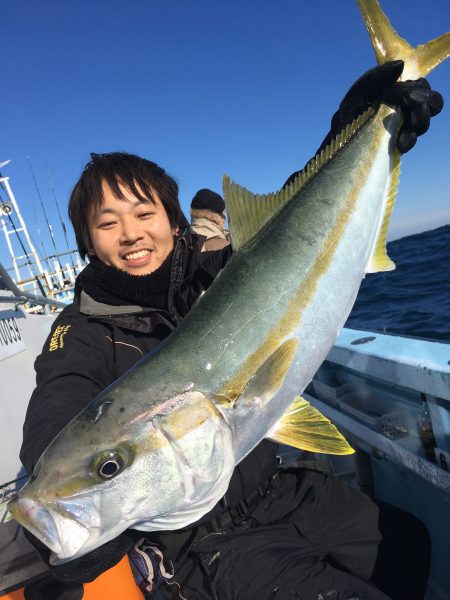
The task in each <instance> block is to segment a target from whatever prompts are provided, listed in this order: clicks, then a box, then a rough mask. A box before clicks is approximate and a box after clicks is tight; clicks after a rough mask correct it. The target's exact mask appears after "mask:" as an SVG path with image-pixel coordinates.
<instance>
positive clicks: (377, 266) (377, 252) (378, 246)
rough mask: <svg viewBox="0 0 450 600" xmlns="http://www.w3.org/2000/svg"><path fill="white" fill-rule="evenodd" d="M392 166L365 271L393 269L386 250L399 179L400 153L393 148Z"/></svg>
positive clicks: (393, 264) (393, 265)
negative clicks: (378, 225) (380, 216)
mask: <svg viewBox="0 0 450 600" xmlns="http://www.w3.org/2000/svg"><path fill="white" fill-rule="evenodd" d="M393 161H394V167H393V169H392V176H391V182H390V187H389V193H388V194H387V197H386V201H385V204H384V211H383V220H382V222H381V226H380V229H379V231H378V233H377V237H376V239H375V244H374V247H373V250H372V255H371V257H370V259H369V263H368V265H367V267H366V273H377V272H378V271H392V270H393V269H395V263H394V262H393V261H392V260H391V259H390V258H389V256H388V255H387V252H386V236H387V230H388V227H389V221H390V220H391V213H392V209H393V208H394V202H395V196H396V194H397V188H398V182H399V179H400V153H399V152H398V150H395V152H394V156H393Z"/></svg>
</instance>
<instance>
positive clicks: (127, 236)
mask: <svg viewBox="0 0 450 600" xmlns="http://www.w3.org/2000/svg"><path fill="white" fill-rule="evenodd" d="M120 237H121V242H122V243H124V244H134V242H137V241H138V240H141V239H142V238H143V232H142V228H141V227H140V226H139V223H136V222H135V221H133V220H126V221H124V222H123V223H122V230H121V236H120Z"/></svg>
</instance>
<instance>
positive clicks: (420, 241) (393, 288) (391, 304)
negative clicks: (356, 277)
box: [345, 225, 450, 342]
mask: <svg viewBox="0 0 450 600" xmlns="http://www.w3.org/2000/svg"><path fill="white" fill-rule="evenodd" d="M387 251H388V255H389V256H390V258H391V259H392V260H393V261H394V262H395V264H396V266H397V268H396V270H395V271H390V272H387V273H375V274H373V275H367V276H366V278H365V279H364V281H363V282H362V285H361V289H360V291H359V294H358V298H357V300H356V303H355V306H354V307H353V310H352V312H351V314H350V316H349V318H348V320H347V323H346V325H345V326H346V327H351V328H354V329H366V330H367V329H368V330H371V331H379V332H386V333H398V334H402V335H411V336H415V337H421V338H428V339H437V340H441V341H442V340H445V341H448V342H450V225H445V226H443V227H439V228H438V229H433V230H432V231H426V232H424V233H419V234H416V235H411V236H408V237H404V238H401V239H400V240H395V241H393V242H389V243H388V245H387Z"/></svg>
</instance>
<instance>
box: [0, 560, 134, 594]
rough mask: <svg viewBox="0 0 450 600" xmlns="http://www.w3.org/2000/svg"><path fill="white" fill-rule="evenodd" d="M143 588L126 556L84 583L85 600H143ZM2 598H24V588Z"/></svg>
mask: <svg viewBox="0 0 450 600" xmlns="http://www.w3.org/2000/svg"><path fill="white" fill-rule="evenodd" d="M143 597H144V596H143V595H142V593H141V590H140V589H139V588H138V586H137V585H136V582H135V580H134V577H133V573H132V572H131V567H130V563H129V561H128V557H127V556H125V557H124V558H122V560H121V561H120V562H119V563H118V564H117V565H116V566H115V567H113V568H112V569H109V570H108V571H105V572H104V573H102V574H101V575H100V577H97V579H96V580H95V581H93V582H92V583H86V584H85V585H84V594H83V600H106V599H107V600H142V599H143ZM0 598H1V600H24V598H25V596H24V595H23V588H22V589H20V590H16V591H14V592H9V593H8V594H6V595H5V596H0Z"/></svg>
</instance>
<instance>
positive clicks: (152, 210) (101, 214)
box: [88, 182, 176, 275]
mask: <svg viewBox="0 0 450 600" xmlns="http://www.w3.org/2000/svg"><path fill="white" fill-rule="evenodd" d="M120 187H121V190H122V193H123V195H124V198H125V199H122V198H117V197H116V196H115V195H114V194H113V192H112V190H111V189H110V188H109V186H108V185H107V184H106V183H105V182H103V202H102V204H101V205H100V206H99V207H98V208H97V209H94V208H92V210H91V211H90V214H89V215H88V230H89V236H90V240H91V247H90V249H89V252H90V254H94V255H95V256H97V258H98V259H99V260H101V261H102V262H103V263H105V264H106V265H110V266H112V267H116V269H121V270H122V271H126V272H127V273H130V275H148V274H149V273H153V271H155V270H156V269H157V268H158V267H160V266H161V265H162V263H163V262H164V260H165V259H166V258H167V256H168V255H169V254H170V252H171V251H172V249H173V245H174V244H173V236H174V234H175V232H176V228H173V227H172V226H171V225H170V222H169V218H168V216H167V213H166V211H165V208H164V206H163V205H162V203H161V200H160V199H159V197H158V195H157V194H156V192H153V197H154V199H155V204H153V203H152V202H150V201H148V202H141V201H140V200H139V199H138V198H136V197H135V196H134V195H133V193H132V192H131V191H129V190H127V189H126V188H125V187H123V186H120Z"/></svg>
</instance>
